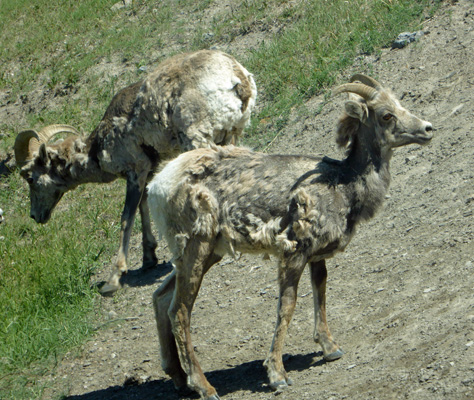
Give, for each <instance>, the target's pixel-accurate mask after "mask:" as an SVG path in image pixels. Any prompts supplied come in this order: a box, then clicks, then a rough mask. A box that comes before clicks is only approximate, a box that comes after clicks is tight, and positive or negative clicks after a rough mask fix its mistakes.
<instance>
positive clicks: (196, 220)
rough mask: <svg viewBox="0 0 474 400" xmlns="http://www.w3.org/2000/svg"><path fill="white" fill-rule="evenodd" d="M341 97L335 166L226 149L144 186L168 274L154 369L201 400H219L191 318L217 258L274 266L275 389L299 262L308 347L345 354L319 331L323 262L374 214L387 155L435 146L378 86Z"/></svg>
mask: <svg viewBox="0 0 474 400" xmlns="http://www.w3.org/2000/svg"><path fill="white" fill-rule="evenodd" d="M342 92H348V93H349V94H350V98H349V100H348V101H346V103H345V110H346V113H345V114H344V115H343V116H342V118H341V120H340V121H339V125H338V128H337V143H338V144H339V145H340V146H343V147H347V149H348V151H347V157H346V158H345V159H344V160H342V161H337V160H333V159H329V158H323V159H319V158H314V157H307V156H298V155H266V154H261V153H254V152H252V151H249V150H246V149H242V148H237V147H234V146H228V147H223V148H217V147H215V148H211V149H198V150H194V151H192V152H189V153H185V154H182V155H180V156H179V157H178V158H177V159H175V160H173V161H171V162H170V163H168V164H167V165H166V167H165V168H164V169H163V170H162V171H161V172H160V173H159V174H157V175H156V176H155V178H154V179H153V180H152V182H151V183H150V184H149V185H148V196H149V202H150V207H151V212H152V216H153V219H154V220H155V221H156V223H157V225H158V228H159V231H160V232H161V233H162V234H163V235H164V236H165V238H166V239H167V241H168V243H169V245H170V248H171V250H172V251H173V254H174V263H175V266H176V269H175V271H173V272H172V274H171V275H170V276H169V277H168V278H167V279H166V281H165V282H164V283H163V284H162V285H161V287H160V288H159V289H158V290H157V291H156V292H155V294H154V296H153V303H154V307H155V314H156V322H157V326H158V334H159V339H160V344H161V355H162V365H163V368H164V370H165V371H166V372H167V373H168V374H169V375H170V376H171V378H172V379H173V381H174V384H175V386H176V387H177V388H180V387H184V386H185V385H186V384H187V385H188V386H189V387H190V388H191V389H193V390H195V391H197V392H198V393H199V394H200V395H201V398H203V399H207V400H217V399H219V397H218V395H217V393H216V390H215V389H214V387H212V386H211V385H210V384H209V382H208V381H207V380H206V378H205V377H204V375H203V373H202V370H201V367H200V366H199V363H198V361H197V359H196V357H195V354H194V350H193V345H192V344H191V336H190V318H191V310H192V307H193V304H194V301H195V299H196V296H197V294H198V290H199V287H200V285H201V282H202V279H203V277H204V274H205V273H206V272H207V271H208V270H209V268H210V267H211V266H212V265H213V264H214V263H216V262H217V261H219V260H220V259H221V258H222V257H223V255H224V254H226V253H230V254H234V253H236V252H252V253H266V254H273V255H274V256H276V257H277V258H278V259H279V267H278V282H279V286H280V297H279V302H278V315H277V323H276V328H275V333H274V337H273V343H272V346H271V349H270V353H269V354H268V357H267V359H266V361H265V363H264V365H265V367H266V369H267V373H268V378H269V381H270V386H271V387H272V388H274V389H280V388H283V387H285V386H287V385H289V384H290V383H291V380H290V378H289V377H288V375H287V373H286V371H285V369H284V367H283V362H282V348H283V341H284V337H285V334H286V331H287V329H288V326H289V324H290V320H291V318H292V315H293V311H294V309H295V304H296V297H297V287H298V282H299V279H300V277H301V274H302V271H303V269H304V267H305V265H306V264H309V267H310V271H311V281H312V288H313V294H314V316H315V329H314V341H315V342H316V343H319V344H320V345H321V347H322V349H323V354H324V358H325V359H326V360H335V359H338V358H340V357H341V356H342V354H343V352H342V350H341V349H340V348H339V346H338V345H337V344H336V342H335V341H334V339H333V337H332V335H331V333H330V331H329V328H328V326H327V323H326V297H325V290H326V277H327V270H326V265H325V260H326V259H327V258H329V257H332V256H333V255H334V254H335V253H337V252H339V251H343V250H344V249H345V247H346V246H347V244H348V243H349V241H350V240H351V238H352V236H353V234H354V232H355V228H356V226H357V225H358V224H359V222H361V221H364V220H367V219H369V218H371V217H372V216H373V215H374V213H375V211H376V210H377V209H378V208H379V206H380V204H381V203H382V201H383V199H384V197H385V194H386V192H387V189H388V186H389V181H390V175H389V161H390V158H391V155H392V150H393V148H394V147H398V146H403V145H407V144H410V143H418V144H425V143H428V142H429V141H430V140H431V138H432V132H431V131H432V127H431V124H430V123H429V122H426V121H422V120H421V119H419V118H417V117H415V116H414V115H412V114H411V113H410V112H408V111H407V110H406V109H404V108H403V107H402V106H401V105H400V103H399V102H398V100H397V99H396V98H395V97H394V96H393V95H392V94H391V93H390V92H389V91H388V90H386V89H384V88H382V87H381V86H380V84H379V83H377V82H376V81H375V80H373V79H371V78H369V77H366V76H364V75H355V76H354V77H353V78H352V80H351V83H347V84H344V85H342V86H340V87H338V88H337V89H336V93H342Z"/></svg>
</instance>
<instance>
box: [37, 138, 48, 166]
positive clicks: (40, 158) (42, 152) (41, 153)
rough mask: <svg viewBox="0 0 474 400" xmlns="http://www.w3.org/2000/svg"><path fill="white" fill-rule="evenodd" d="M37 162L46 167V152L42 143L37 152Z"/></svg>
mask: <svg viewBox="0 0 474 400" xmlns="http://www.w3.org/2000/svg"><path fill="white" fill-rule="evenodd" d="M38 161H39V163H40V164H41V165H44V166H47V165H48V163H49V158H48V150H46V144H44V143H42V144H41V145H40V147H39V150H38Z"/></svg>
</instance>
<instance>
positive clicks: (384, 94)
mask: <svg viewBox="0 0 474 400" xmlns="http://www.w3.org/2000/svg"><path fill="white" fill-rule="evenodd" d="M345 109H346V112H347V114H348V115H349V116H350V117H352V118H356V119H358V120H359V121H360V122H361V123H362V124H364V125H366V126H372V127H374V129H375V133H376V135H377V137H378V138H379V141H380V143H381V144H382V146H386V147H388V148H389V149H391V148H394V147H400V146H405V145H408V144H413V143H415V144H420V145H424V144H427V143H428V142H429V141H430V140H431V139H432V137H433V134H432V125H431V123H429V122H427V121H423V120H422V119H420V118H418V117H416V116H415V115H413V114H412V113H410V112H409V111H408V110H406V109H405V108H404V107H402V105H401V104H400V102H399V101H398V100H397V99H396V98H395V97H394V95H393V94H392V93H390V92H389V91H387V90H382V91H379V92H378V94H377V96H376V97H375V98H374V99H373V100H368V101H367V100H364V99H362V98H360V99H359V100H349V101H347V102H346V104H345Z"/></svg>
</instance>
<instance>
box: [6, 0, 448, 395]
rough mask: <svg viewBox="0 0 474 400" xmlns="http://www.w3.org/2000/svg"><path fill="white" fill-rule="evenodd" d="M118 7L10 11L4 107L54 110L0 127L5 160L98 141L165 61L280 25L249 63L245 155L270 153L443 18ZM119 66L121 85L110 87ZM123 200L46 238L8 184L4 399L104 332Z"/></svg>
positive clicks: (274, 7) (58, 226)
mask: <svg viewBox="0 0 474 400" xmlns="http://www.w3.org/2000/svg"><path fill="white" fill-rule="evenodd" d="M117 1H118V0H93V1H92V0H85V1H64V0H61V1H59V0H51V1H49V2H47V1H44V0H28V1H27V0H0V21H1V25H0V41H1V43H2V46H0V59H1V60H2V63H1V65H0V90H1V91H3V93H4V96H3V98H4V99H5V102H11V103H15V102H18V101H20V100H21V99H24V98H25V96H26V98H28V97H29V96H32V95H33V93H34V92H35V91H38V90H40V91H42V92H44V95H45V97H47V98H55V99H57V102H55V103H54V104H55V106H54V107H50V108H46V107H45V108H43V109H41V110H40V111H35V112H31V113H28V114H27V115H26V124H25V125H28V126H21V127H20V126H17V125H16V122H14V121H10V120H8V119H5V120H3V121H1V122H0V138H1V139H0V150H3V151H8V150H9V149H10V148H11V146H12V144H13V141H14V137H15V135H16V133H17V132H18V131H19V130H20V129H22V128H26V127H29V126H32V127H38V126H42V125H44V124H48V123H57V122H62V123H70V124H72V125H75V126H78V127H80V128H81V129H82V130H83V131H84V132H89V131H91V130H92V129H93V127H94V126H95V125H96V124H97V122H98V121H99V119H100V118H101V116H102V114H103V113H104V111H105V108H106V106H107V104H108V103H109V101H110V99H111V97H112V96H113V94H114V93H115V92H116V91H117V90H118V89H119V88H121V87H123V86H124V85H125V84H128V83H130V82H132V81H136V80H137V79H139V78H140V77H141V76H143V75H142V74H141V73H140V72H139V70H138V68H139V67H140V66H151V65H153V64H155V63H156V62H157V61H159V59H161V57H162V55H163V54H170V53H175V52H178V51H187V50H194V49H198V48H205V47H209V46H211V45H216V44H217V45H219V46H221V47H223V48H227V47H229V48H232V41H234V40H235V41H238V40H239V38H241V37H242V35H252V34H253V33H258V31H259V30H262V29H263V30H265V29H270V27H271V26H278V28H279V29H277V30H275V33H274V34H272V35H271V36H270V39H268V40H266V41H265V42H262V43H260V44H259V45H258V46H256V47H252V48H249V50H248V51H247V52H246V53H245V54H239V56H238V58H239V61H241V62H242V63H243V64H244V65H245V66H246V67H247V68H248V69H249V70H250V71H251V72H252V73H254V75H255V78H256V81H257V85H258V89H259V99H258V103H259V113H258V114H256V115H255V116H254V117H253V119H252V124H251V127H250V129H249V131H248V133H247V135H246V144H249V145H252V146H254V147H256V148H258V149H264V148H266V146H267V145H268V143H269V142H270V141H271V140H272V139H273V137H274V136H275V135H276V134H278V132H279V131H280V130H281V129H282V128H284V127H285V125H286V124H287V122H288V119H289V116H290V113H291V112H293V111H295V110H296V111H297V112H299V113H304V112H305V111H304V110H305V109H304V103H305V101H306V100H307V99H309V98H310V97H311V96H313V95H315V94H319V93H323V92H324V91H325V90H326V89H327V88H329V87H330V86H331V85H332V84H334V83H335V82H336V81H337V79H338V77H339V76H340V74H341V72H342V71H343V70H345V69H349V70H350V67H351V65H352V63H353V60H354V58H355V57H356V56H357V55H360V54H372V53H376V52H378V51H380V48H381V47H383V46H387V45H389V43H390V42H391V40H393V38H394V37H396V36H397V34H398V33H400V32H401V31H408V30H416V29H420V23H421V22H422V21H423V19H424V18H425V17H426V16H429V15H431V14H432V12H433V11H434V10H435V9H436V8H437V6H439V2H437V1H431V0H420V1H414V0H411V1H409V0H353V1H348V2H347V1H342V0H334V1H323V0H312V1H301V2H289V1H281V0H266V1H264V0H245V1H242V2H236V3H235V4H232V5H231V6H230V7H226V8H223V9H222V12H221V13H216V14H214V15H213V16H212V17H208V15H207V14H208V7H209V6H210V5H212V4H213V3H214V1H211V0H205V1H204V0H203V1H200V2H195V1H191V0H162V1H158V0H148V1H145V0H135V1H134V2H133V6H132V8H129V9H126V10H120V11H117V12H113V11H112V10H111V6H112V5H113V4H114V3H116V2H117ZM91 10H93V12H92V11H91ZM191 20H192V21H193V24H192V25H191ZM196 21H200V22H199V23H196ZM12 32H14V34H12ZM206 33H212V36H211V39H209V36H206V35H204V34H206ZM169 47H171V48H172V50H169ZM98 65H105V67H104V68H103V70H100V69H99V68H97V66H98ZM109 65H118V66H119V67H120V66H122V67H123V68H122V70H123V71H124V72H123V73H120V74H118V75H117V74H113V73H109V74H108V73H107V70H108V66H109ZM119 70H120V68H119ZM104 71H105V72H104ZM347 72H351V71H347ZM63 92H64V93H65V94H61V93H63ZM123 193H124V187H123V182H122V183H114V184H111V185H101V186H100V185H97V186H93V185H86V186H81V187H79V188H78V189H76V190H75V191H74V192H73V193H70V194H68V195H66V196H65V198H64V199H63V200H62V201H61V202H60V204H59V205H58V207H57V209H56V211H55V212H54V213H53V217H52V219H51V221H50V222H49V223H48V224H47V225H38V224H36V223H35V222H34V221H32V220H31V219H30V218H29V196H28V192H27V185H26V184H25V183H24V182H23V181H22V180H21V178H20V177H19V175H18V173H17V172H15V173H14V174H12V175H10V176H9V177H8V178H6V179H5V178H0V207H1V208H3V210H4V211H5V216H6V218H7V222H6V223H4V224H2V225H0V398H2V399H3V398H18V399H20V398H21V399H26V398H40V397H41V391H42V387H41V385H37V384H35V383H34V381H35V380H36V377H37V376H38V375H41V374H42V373H44V372H45V371H50V370H51V369H52V368H54V363H55V362H56V360H57V359H60V357H61V355H62V354H64V353H65V352H66V351H68V350H70V349H73V348H75V347H77V346H78V345H79V344H80V343H82V342H83V341H84V340H86V339H87V337H89V336H90V334H91V332H92V331H93V327H94V326H96V325H97V316H96V315H97V313H99V312H100V297H98V295H97V293H96V291H95V290H94V289H93V288H91V287H90V280H91V277H92V276H93V274H94V273H95V271H97V269H98V268H104V267H105V268H109V266H110V263H111V260H113V257H114V254H115V251H116V246H117V243H118V230H119V220H120V211H121V208H122V202H123ZM135 232H137V230H135Z"/></svg>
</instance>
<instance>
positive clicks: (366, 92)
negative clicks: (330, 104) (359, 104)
mask: <svg viewBox="0 0 474 400" xmlns="http://www.w3.org/2000/svg"><path fill="white" fill-rule="evenodd" d="M340 93H355V94H358V95H359V96H361V97H362V98H364V99H365V100H366V101H369V100H373V99H374V98H375V96H376V95H377V93H378V90H377V89H375V88H373V87H371V86H367V85H365V84H363V83H359V82H356V83H345V84H344V85H341V86H338V87H337V88H336V89H335V91H334V94H335V95H336V94H340Z"/></svg>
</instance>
